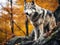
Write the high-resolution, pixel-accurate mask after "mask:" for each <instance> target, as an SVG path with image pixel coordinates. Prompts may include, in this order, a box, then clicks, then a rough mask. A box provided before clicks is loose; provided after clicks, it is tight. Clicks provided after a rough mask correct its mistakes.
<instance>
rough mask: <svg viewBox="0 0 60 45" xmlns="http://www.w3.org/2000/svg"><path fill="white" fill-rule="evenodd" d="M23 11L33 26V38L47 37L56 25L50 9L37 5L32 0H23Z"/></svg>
mask: <svg viewBox="0 0 60 45" xmlns="http://www.w3.org/2000/svg"><path fill="white" fill-rule="evenodd" d="M24 13H25V14H26V16H27V17H28V19H29V20H30V22H31V24H32V25H33V26H34V30H33V31H34V39H33V40H39V39H40V40H42V39H44V38H45V37H48V36H49V35H50V33H51V32H52V29H53V28H54V27H55V26H56V19H55V17H54V14H53V13H52V11H50V10H47V9H44V8H42V7H40V6H38V5H37V4H36V3H35V2H34V0H32V1H31V2H26V0H24Z"/></svg>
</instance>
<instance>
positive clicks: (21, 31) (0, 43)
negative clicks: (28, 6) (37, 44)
mask: <svg viewBox="0 0 60 45" xmlns="http://www.w3.org/2000/svg"><path fill="white" fill-rule="evenodd" d="M11 1H12V2H11ZM27 2H31V0H27ZM35 3H36V4H37V5H39V6H41V7H42V8H45V9H48V10H51V11H52V12H54V11H55V10H56V9H57V7H58V6H59V4H58V0H35ZM26 25H28V26H26ZM33 29H34V27H33V25H32V24H31V23H30V21H29V20H28V21H27V18H26V15H25V14H24V0H0V45H4V43H5V42H6V41H7V40H9V39H11V38H12V36H13V35H14V36H26V35H29V34H30V33H31V32H32V30H33ZM26 30H28V32H27V33H28V34H26Z"/></svg>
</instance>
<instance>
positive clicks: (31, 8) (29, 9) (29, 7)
mask: <svg viewBox="0 0 60 45" xmlns="http://www.w3.org/2000/svg"><path fill="white" fill-rule="evenodd" d="M24 12H25V13H26V14H27V15H29V16H30V15H31V14H32V13H33V12H35V4H34V0H33V1H31V2H26V0H25V1H24Z"/></svg>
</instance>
